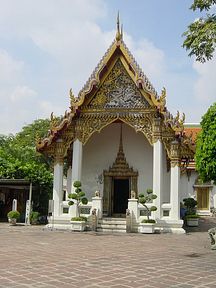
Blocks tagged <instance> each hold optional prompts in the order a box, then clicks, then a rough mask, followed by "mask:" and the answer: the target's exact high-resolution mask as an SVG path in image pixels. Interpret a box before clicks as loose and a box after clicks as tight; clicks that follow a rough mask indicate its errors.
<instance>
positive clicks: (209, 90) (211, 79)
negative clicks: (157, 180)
mask: <svg viewBox="0 0 216 288" xmlns="http://www.w3.org/2000/svg"><path fill="white" fill-rule="evenodd" d="M193 68H194V69H195V71H196V72H197V74H198V78H197V80H196V82H195V83H194V93H195V95H196V98H197V100H198V101H203V100H205V101H206V103H211V102H213V101H216V81H215V75H216V53H214V57H213V59H212V60H211V61H208V62H206V63H204V64H202V63H199V62H194V63H193Z"/></svg>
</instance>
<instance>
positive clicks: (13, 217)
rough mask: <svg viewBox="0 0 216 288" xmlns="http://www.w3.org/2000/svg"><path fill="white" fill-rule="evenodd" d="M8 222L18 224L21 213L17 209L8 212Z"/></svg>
mask: <svg viewBox="0 0 216 288" xmlns="http://www.w3.org/2000/svg"><path fill="white" fill-rule="evenodd" d="M7 217H8V222H9V223H10V224H11V225H16V222H17V220H18V219H19V218H20V213H19V212H18V211H17V210H12V211H10V212H8V214H7Z"/></svg>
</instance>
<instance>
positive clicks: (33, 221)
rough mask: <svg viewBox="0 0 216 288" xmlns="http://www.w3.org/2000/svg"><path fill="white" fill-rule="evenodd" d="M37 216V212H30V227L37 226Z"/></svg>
mask: <svg viewBox="0 0 216 288" xmlns="http://www.w3.org/2000/svg"><path fill="white" fill-rule="evenodd" d="M39 216H40V213H39V212H36V211H32V212H31V214H30V223H31V224H32V225H36V224H38V222H39V221H38V220H39Z"/></svg>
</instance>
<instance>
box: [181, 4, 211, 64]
mask: <svg viewBox="0 0 216 288" xmlns="http://www.w3.org/2000/svg"><path fill="white" fill-rule="evenodd" d="M215 4H216V0H194V2H193V4H192V5H191V7H190V9H192V10H193V11H195V10H199V11H200V12H203V11H205V12H206V15H205V17H200V18H198V19H197V20H195V21H194V22H193V23H191V24H190V25H189V26H188V29H187V31H185V32H184V33H183V36H185V37H186V39H185V40H184V43H183V47H184V48H186V50H190V53H189V56H192V55H194V56H195V57H196V61H199V62H201V63H204V62H206V60H211V59H212V57H213V53H214V51H215V47H216V15H215V13H207V12H209V11H210V10H211V11H212V12H213V11H214V10H215Z"/></svg>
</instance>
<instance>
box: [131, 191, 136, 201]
mask: <svg viewBox="0 0 216 288" xmlns="http://www.w3.org/2000/svg"><path fill="white" fill-rule="evenodd" d="M135 198H136V192H135V191H133V190H131V199H135Z"/></svg>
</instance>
